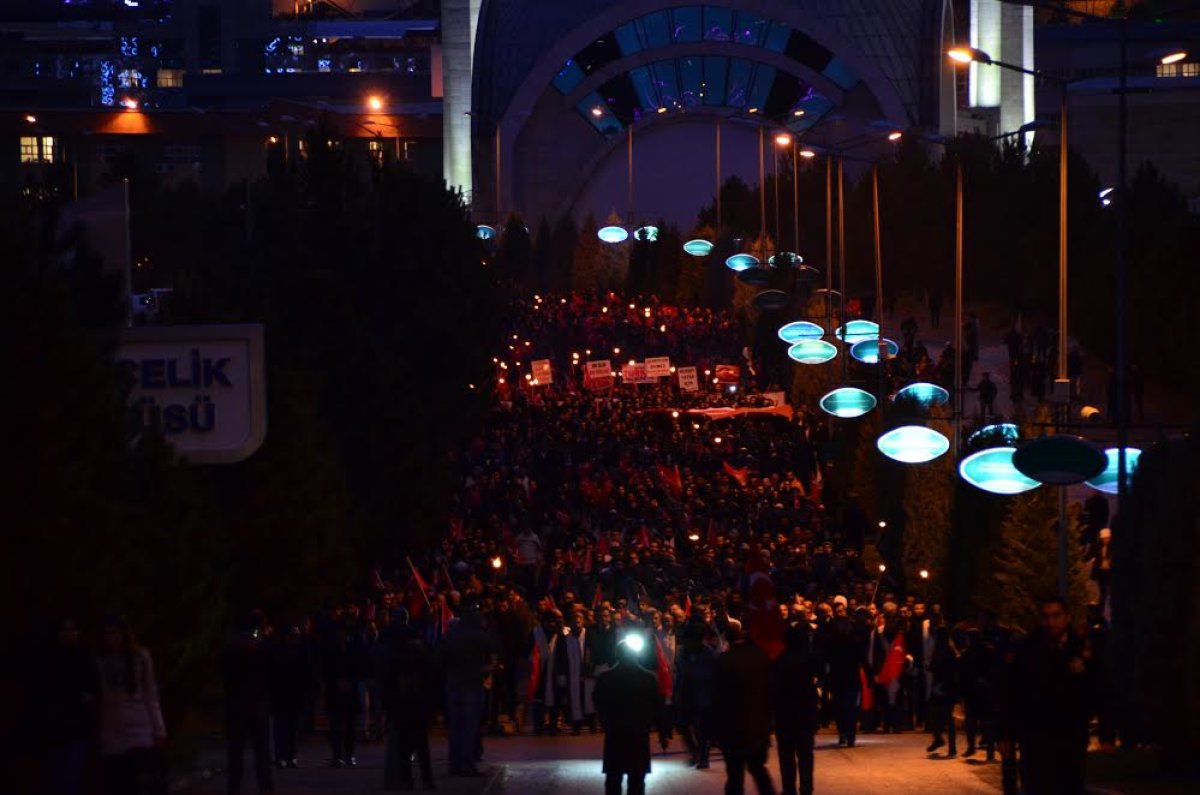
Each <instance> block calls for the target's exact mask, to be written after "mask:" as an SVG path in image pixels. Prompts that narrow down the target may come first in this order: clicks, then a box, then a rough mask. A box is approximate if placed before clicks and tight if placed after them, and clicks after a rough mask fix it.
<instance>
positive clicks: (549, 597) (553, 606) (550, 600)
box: [546, 593, 558, 610]
mask: <svg viewBox="0 0 1200 795" xmlns="http://www.w3.org/2000/svg"><path fill="white" fill-rule="evenodd" d="M546 602H547V603H548V604H549V605H550V609H551V610H557V609H558V603H557V602H555V601H554V594H551V593H548V594H546Z"/></svg>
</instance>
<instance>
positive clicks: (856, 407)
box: [820, 386, 875, 419]
mask: <svg viewBox="0 0 1200 795" xmlns="http://www.w3.org/2000/svg"><path fill="white" fill-rule="evenodd" d="M820 406H821V409H822V410H823V411H824V412H825V413H826V414H832V415H833V416H835V417H841V418H842V419H854V418H855V417H861V416H862V415H864V414H866V413H867V412H868V411H870V410H871V409H873V408H875V396H874V395H872V394H871V393H870V392H867V391H865V390H863V389H859V388H858V387H853V386H843V387H839V388H838V389H835V390H833V391H832V392H829V393H828V394H826V395H825V396H824V397H823V398H821V401H820Z"/></svg>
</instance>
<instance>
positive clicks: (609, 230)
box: [596, 226, 629, 243]
mask: <svg viewBox="0 0 1200 795" xmlns="http://www.w3.org/2000/svg"><path fill="white" fill-rule="evenodd" d="M596 237H598V238H600V239H601V240H602V241H604V242H605V243H624V242H625V241H626V240H628V239H629V232H628V231H626V229H625V227H623V226H606V227H603V228H602V229H601V230H600V231H599V232H597V233H596Z"/></svg>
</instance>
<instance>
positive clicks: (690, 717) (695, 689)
mask: <svg viewBox="0 0 1200 795" xmlns="http://www.w3.org/2000/svg"><path fill="white" fill-rule="evenodd" d="M705 629H706V627H705V625H704V624H703V623H699V622H689V624H688V625H687V627H686V628H685V629H684V634H683V648H682V649H681V650H680V652H679V660H678V663H677V670H676V674H675V699H674V700H675V709H676V711H677V714H678V722H679V732H680V735H681V736H682V738H683V744H684V745H685V746H687V749H688V753H689V754H691V756H692V764H694V765H695V766H696V767H697V768H698V769H700V770H707V769H708V751H709V745H710V738H711V736H712V707H713V684H714V681H715V679H716V674H717V655H716V653H715V652H714V651H713V650H712V648H710V647H709V646H708V644H706V643H705V642H704V639H705Z"/></svg>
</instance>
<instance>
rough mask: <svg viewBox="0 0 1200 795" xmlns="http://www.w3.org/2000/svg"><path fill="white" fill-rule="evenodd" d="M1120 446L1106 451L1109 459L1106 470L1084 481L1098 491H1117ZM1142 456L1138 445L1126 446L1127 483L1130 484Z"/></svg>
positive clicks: (1105, 455)
mask: <svg viewBox="0 0 1200 795" xmlns="http://www.w3.org/2000/svg"><path fill="white" fill-rule="evenodd" d="M1119 452H1120V450H1119V448H1116V447H1110V448H1108V449H1107V450H1105V451H1104V457H1105V458H1106V459H1108V465H1107V466H1106V467H1104V471H1103V472H1101V473H1100V474H1099V475H1097V476H1096V477H1094V478H1092V479H1091V480H1085V481H1084V483H1086V484H1087V485H1089V486H1091V487H1092V488H1093V489H1095V490H1096V491H1102V492H1104V493H1105V494H1116V493H1117V467H1118V466H1120V462H1119V461H1117V456H1118V453H1119ZM1141 457H1142V451H1141V450H1139V449H1138V448H1136V447H1126V448H1125V484H1126V485H1127V486H1128V485H1129V479H1130V478H1131V477H1133V473H1134V471H1135V470H1136V469H1137V465H1138V459H1140V458H1141Z"/></svg>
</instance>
